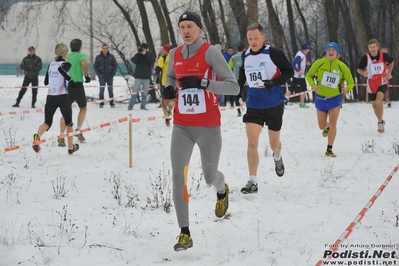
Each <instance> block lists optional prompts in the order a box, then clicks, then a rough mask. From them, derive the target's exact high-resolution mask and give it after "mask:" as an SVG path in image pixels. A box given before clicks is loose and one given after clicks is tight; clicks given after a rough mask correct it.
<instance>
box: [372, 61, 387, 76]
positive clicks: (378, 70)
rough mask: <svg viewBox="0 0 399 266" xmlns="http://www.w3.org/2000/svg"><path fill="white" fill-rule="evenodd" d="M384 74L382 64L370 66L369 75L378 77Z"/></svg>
mask: <svg viewBox="0 0 399 266" xmlns="http://www.w3.org/2000/svg"><path fill="white" fill-rule="evenodd" d="M383 72H384V65H383V64H382V63H376V64H372V65H371V75H376V74H377V75H379V74H382V73H383Z"/></svg>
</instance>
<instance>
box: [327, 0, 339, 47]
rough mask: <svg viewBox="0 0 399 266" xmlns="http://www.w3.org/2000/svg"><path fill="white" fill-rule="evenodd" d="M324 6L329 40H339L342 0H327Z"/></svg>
mask: <svg viewBox="0 0 399 266" xmlns="http://www.w3.org/2000/svg"><path fill="white" fill-rule="evenodd" d="M324 7H325V8H324V10H325V12H326V18H327V28H328V36H329V41H331V42H338V28H339V21H340V20H339V9H340V0H325V2H324Z"/></svg>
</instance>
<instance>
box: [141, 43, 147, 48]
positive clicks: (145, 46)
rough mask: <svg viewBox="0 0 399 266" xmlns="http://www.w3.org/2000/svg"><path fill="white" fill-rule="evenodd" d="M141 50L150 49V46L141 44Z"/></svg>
mask: <svg viewBox="0 0 399 266" xmlns="http://www.w3.org/2000/svg"><path fill="white" fill-rule="evenodd" d="M140 48H143V49H148V45H147V44H146V43H142V44H140Z"/></svg>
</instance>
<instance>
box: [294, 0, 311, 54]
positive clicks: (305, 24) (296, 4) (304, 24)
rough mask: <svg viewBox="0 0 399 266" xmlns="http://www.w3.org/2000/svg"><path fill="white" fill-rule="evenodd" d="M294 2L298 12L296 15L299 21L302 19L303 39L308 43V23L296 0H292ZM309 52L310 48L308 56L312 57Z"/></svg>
mask: <svg viewBox="0 0 399 266" xmlns="http://www.w3.org/2000/svg"><path fill="white" fill-rule="evenodd" d="M294 3H295V7H296V10H297V12H298V15H299V17H300V18H301V21H302V25H303V31H304V32H305V40H306V42H307V43H309V44H310V37H309V30H308V24H307V22H306V18H305V16H304V15H303V12H302V10H301V8H300V7H299V3H298V0H294ZM311 53H312V50H310V52H309V53H308V56H309V58H311V57H312V56H311Z"/></svg>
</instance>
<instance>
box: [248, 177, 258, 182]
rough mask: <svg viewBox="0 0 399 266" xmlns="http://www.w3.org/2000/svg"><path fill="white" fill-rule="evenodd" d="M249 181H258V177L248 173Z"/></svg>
mask: <svg viewBox="0 0 399 266" xmlns="http://www.w3.org/2000/svg"><path fill="white" fill-rule="evenodd" d="M249 181H251V182H252V183H254V184H257V183H258V178H257V177H256V176H255V175H250V176H249Z"/></svg>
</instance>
